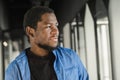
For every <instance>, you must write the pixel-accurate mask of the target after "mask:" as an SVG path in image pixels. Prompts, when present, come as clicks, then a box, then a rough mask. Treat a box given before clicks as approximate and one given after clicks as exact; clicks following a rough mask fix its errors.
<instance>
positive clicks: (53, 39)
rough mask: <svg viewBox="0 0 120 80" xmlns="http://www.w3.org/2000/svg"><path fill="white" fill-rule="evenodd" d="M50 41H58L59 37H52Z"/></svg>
mask: <svg viewBox="0 0 120 80" xmlns="http://www.w3.org/2000/svg"><path fill="white" fill-rule="evenodd" d="M50 40H52V41H58V37H56V36H52V37H51V38H50Z"/></svg>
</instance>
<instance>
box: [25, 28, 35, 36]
mask: <svg viewBox="0 0 120 80" xmlns="http://www.w3.org/2000/svg"><path fill="white" fill-rule="evenodd" d="M25 31H26V34H27V36H29V37H34V29H33V28H31V27H30V26H27V27H26V29H25Z"/></svg>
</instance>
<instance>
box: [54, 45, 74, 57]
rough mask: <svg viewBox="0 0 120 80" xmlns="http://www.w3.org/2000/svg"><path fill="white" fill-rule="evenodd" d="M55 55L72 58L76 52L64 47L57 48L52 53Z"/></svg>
mask: <svg viewBox="0 0 120 80" xmlns="http://www.w3.org/2000/svg"><path fill="white" fill-rule="evenodd" d="M53 52H54V53H55V54H56V55H59V56H64V55H68V56H69V57H70V56H74V55H76V52H75V51H74V50H72V49H70V48H65V47H58V48H57V49H56V50H54V51H53Z"/></svg>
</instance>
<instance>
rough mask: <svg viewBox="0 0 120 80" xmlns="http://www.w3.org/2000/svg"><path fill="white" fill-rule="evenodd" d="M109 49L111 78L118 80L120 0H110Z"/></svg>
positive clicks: (119, 71)
mask: <svg viewBox="0 0 120 80" xmlns="http://www.w3.org/2000/svg"><path fill="white" fill-rule="evenodd" d="M109 14H110V24H111V26H110V27H111V30H110V34H111V42H112V45H111V49H112V58H113V64H112V65H113V76H114V79H113V80H120V69H119V68H120V0H110V5H109Z"/></svg>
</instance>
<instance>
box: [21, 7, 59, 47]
mask: <svg viewBox="0 0 120 80" xmlns="http://www.w3.org/2000/svg"><path fill="white" fill-rule="evenodd" d="M23 26H24V29H25V32H26V34H27V36H28V39H29V42H30V44H31V47H36V48H43V49H51V48H56V47H57V44H58V35H59V31H58V28H57V26H58V22H57V18H56V16H55V14H54V11H53V10H52V9H50V8H47V7H42V6H39V7H33V8H31V9H30V10H28V11H27V12H26V14H25V15H24V22H23Z"/></svg>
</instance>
